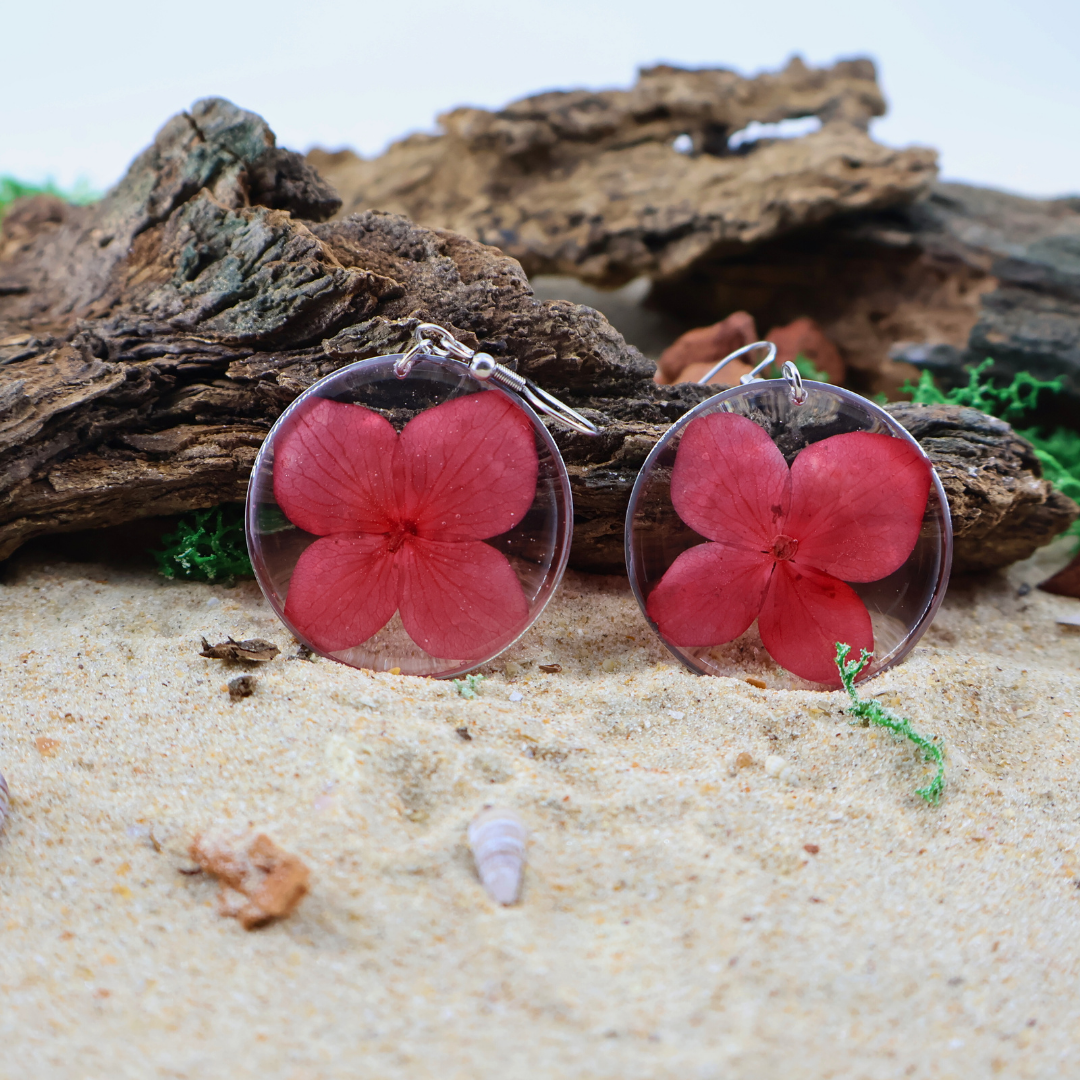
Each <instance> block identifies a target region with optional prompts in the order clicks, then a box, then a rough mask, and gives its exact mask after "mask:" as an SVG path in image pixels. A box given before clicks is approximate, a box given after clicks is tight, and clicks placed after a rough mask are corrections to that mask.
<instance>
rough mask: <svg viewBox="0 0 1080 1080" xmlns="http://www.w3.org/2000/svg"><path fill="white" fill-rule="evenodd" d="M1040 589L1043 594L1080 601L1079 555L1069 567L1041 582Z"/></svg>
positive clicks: (1064, 567)
mask: <svg viewBox="0 0 1080 1080" xmlns="http://www.w3.org/2000/svg"><path fill="white" fill-rule="evenodd" d="M1039 588H1040V589H1042V591H1043V592H1048V593H1054V594H1055V595H1057V596H1075V597H1076V598H1077V599H1078V600H1080V555H1077V556H1076V557H1075V558H1074V559H1073V560H1072V562H1070V563H1069V564H1068V565H1067V566H1063V567H1062V568H1061V569H1060V570H1059V571H1058V572H1057V573H1056V574H1054V575H1053V576H1052V577H1048V578H1047V579H1046V580H1045V581H1044V582H1041V583H1040V585H1039Z"/></svg>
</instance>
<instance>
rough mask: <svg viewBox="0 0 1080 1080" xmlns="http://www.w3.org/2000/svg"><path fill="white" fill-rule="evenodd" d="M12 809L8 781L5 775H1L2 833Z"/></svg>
mask: <svg viewBox="0 0 1080 1080" xmlns="http://www.w3.org/2000/svg"><path fill="white" fill-rule="evenodd" d="M10 809H11V792H9V791H8V786H7V781H6V780H5V779H4V774H3V773H0V832H2V831H3V829H4V822H5V821H7V816H8V811H9V810H10Z"/></svg>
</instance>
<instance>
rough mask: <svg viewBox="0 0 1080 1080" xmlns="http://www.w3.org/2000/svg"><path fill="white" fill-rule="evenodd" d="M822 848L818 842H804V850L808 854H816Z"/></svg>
mask: <svg viewBox="0 0 1080 1080" xmlns="http://www.w3.org/2000/svg"><path fill="white" fill-rule="evenodd" d="M820 850H821V848H820V847H818V845H817V844H803V851H805V852H806V853H807V854H808V855H816V854H817V853H818V852H819V851H820Z"/></svg>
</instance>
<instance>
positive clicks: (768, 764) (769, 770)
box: [765, 754, 787, 780]
mask: <svg viewBox="0 0 1080 1080" xmlns="http://www.w3.org/2000/svg"><path fill="white" fill-rule="evenodd" d="M786 767H787V762H786V761H785V760H784V759H783V758H782V757H779V756H778V755H776V754H770V755H769V756H768V757H767V758H766V759H765V775H766V776H770V777H772V778H773V779H774V780H775V779H778V778H779V776H780V774H781V773H782V772H783V771H784V769H785V768H786Z"/></svg>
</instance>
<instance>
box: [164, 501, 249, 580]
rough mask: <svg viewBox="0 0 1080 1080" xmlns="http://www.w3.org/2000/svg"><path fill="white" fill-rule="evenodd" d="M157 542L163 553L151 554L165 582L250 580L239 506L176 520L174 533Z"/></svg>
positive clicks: (242, 514) (207, 511) (241, 509)
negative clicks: (160, 545)
mask: <svg viewBox="0 0 1080 1080" xmlns="http://www.w3.org/2000/svg"><path fill="white" fill-rule="evenodd" d="M161 539H162V543H163V544H164V545H165V547H164V549H163V550H162V551H154V552H152V553H151V554H152V555H153V556H154V558H155V559H156V560H157V564H158V570H159V571H160V572H161V573H162V574H164V575H165V577H167V578H183V579H184V580H186V581H217V582H232V581H234V580H235V579H236V578H238V577H253V576H254V573H255V572H254V570H252V568H251V560H250V559H249V558H248V553H247V541H246V539H245V537H244V508H243V507H242V506H240V505H239V504H236V503H226V504H225V505H223V506H214V507H211V508H210V509H209V510H196V511H195V512H194V513H192V514H189V515H187V516H186V517H182V518H181V519H180V521H179V522H178V524H177V528H176V532H174V533H169V534H168V535H167V536H163V537H162V538H161Z"/></svg>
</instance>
